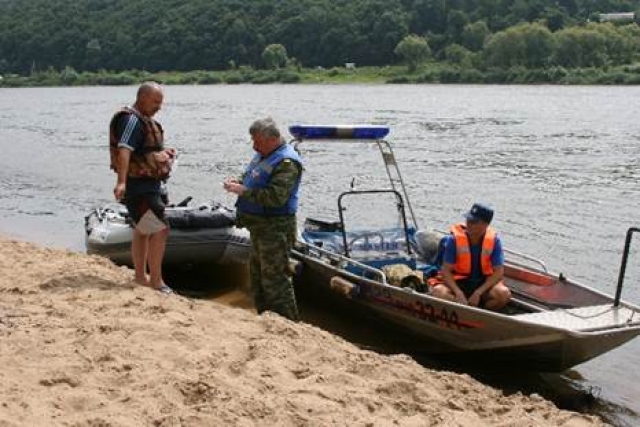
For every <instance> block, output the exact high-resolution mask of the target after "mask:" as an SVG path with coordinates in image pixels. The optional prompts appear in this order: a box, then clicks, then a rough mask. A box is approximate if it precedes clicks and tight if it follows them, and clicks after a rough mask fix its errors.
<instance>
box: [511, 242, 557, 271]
mask: <svg viewBox="0 0 640 427" xmlns="http://www.w3.org/2000/svg"><path fill="white" fill-rule="evenodd" d="M503 251H504V252H505V253H507V254H509V255H513V256H516V257H519V258H521V259H523V260H525V261H530V262H533V263H535V264H538V265H539V266H540V268H542V271H544V272H545V273H547V274H549V270H548V269H547V265H546V264H545V263H544V261H542V260H541V259H539V258H536V257H533V256H531V255H527V254H523V253H522V252H517V251H514V250H511V249H507V248H504V249H503ZM509 262H510V263H511V264H515V265H518V266H520V267H527V265H524V264H522V263H520V262H518V261H514V260H512V259H509Z"/></svg>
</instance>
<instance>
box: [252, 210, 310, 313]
mask: <svg viewBox="0 0 640 427" xmlns="http://www.w3.org/2000/svg"><path fill="white" fill-rule="evenodd" d="M250 232H251V252H250V260H249V275H250V279H251V290H252V292H253V300H254V304H255V307H256V309H257V310H258V313H263V312H264V311H267V310H269V311H273V312H275V313H278V314H280V315H282V316H284V317H286V318H289V319H291V320H295V321H297V320H298V319H299V316H298V307H297V305H296V297H295V293H294V291H293V282H292V279H291V272H290V269H289V251H290V250H291V248H292V247H293V244H294V242H295V236H296V234H295V222H294V223H293V227H291V226H285V227H282V225H281V224H278V225H276V226H274V227H269V228H268V229H265V228H263V227H260V228H259V230H251V229H250Z"/></svg>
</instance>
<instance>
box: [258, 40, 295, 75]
mask: <svg viewBox="0 0 640 427" xmlns="http://www.w3.org/2000/svg"><path fill="white" fill-rule="evenodd" d="M288 59H289V58H288V57H287V49H286V48H285V47H284V46H283V45H281V44H270V45H269V46H267V47H265V48H264V51H262V60H263V61H264V66H265V68H266V69H267V70H275V69H278V68H280V67H284V66H286V65H287V60H288Z"/></svg>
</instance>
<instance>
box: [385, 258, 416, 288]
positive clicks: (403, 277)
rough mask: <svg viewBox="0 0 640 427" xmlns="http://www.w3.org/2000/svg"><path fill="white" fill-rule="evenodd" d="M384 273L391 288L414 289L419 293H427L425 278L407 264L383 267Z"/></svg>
mask: <svg viewBox="0 0 640 427" xmlns="http://www.w3.org/2000/svg"><path fill="white" fill-rule="evenodd" d="M382 272H383V273H384V274H385V276H387V282H388V283H389V284H390V285H391V286H397V287H399V288H412V289H415V290H416V291H418V292H425V290H426V286H425V284H424V277H423V275H422V272H421V271H419V270H412V269H411V268H409V267H408V266H407V265H405V264H391V265H385V266H384V267H382Z"/></svg>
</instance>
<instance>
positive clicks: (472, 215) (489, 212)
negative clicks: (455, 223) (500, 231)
mask: <svg viewBox="0 0 640 427" xmlns="http://www.w3.org/2000/svg"><path fill="white" fill-rule="evenodd" d="M464 217H465V218H466V219H469V220H471V221H483V222H486V223H487V224H490V223H491V220H492V219H493V209H491V208H490V207H489V206H487V205H483V204H482V203H474V204H473V206H471V209H470V210H469V212H467V213H466V214H464Z"/></svg>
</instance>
